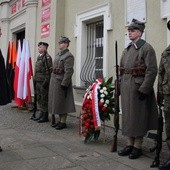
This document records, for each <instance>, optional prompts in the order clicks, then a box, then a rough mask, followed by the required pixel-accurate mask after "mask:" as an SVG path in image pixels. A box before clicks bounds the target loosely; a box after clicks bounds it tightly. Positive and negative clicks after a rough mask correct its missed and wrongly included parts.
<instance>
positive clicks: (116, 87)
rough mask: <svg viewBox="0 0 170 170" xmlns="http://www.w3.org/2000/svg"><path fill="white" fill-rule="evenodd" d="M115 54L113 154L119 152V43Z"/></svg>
mask: <svg viewBox="0 0 170 170" xmlns="http://www.w3.org/2000/svg"><path fill="white" fill-rule="evenodd" d="M115 53H116V80H115V114H114V127H115V134H114V136H113V141H112V146H111V152H115V151H117V135H118V130H119V112H120V108H119V66H118V55H117V41H116V42H115Z"/></svg>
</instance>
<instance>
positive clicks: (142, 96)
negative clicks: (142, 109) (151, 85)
mask: <svg viewBox="0 0 170 170" xmlns="http://www.w3.org/2000/svg"><path fill="white" fill-rule="evenodd" d="M138 93H139V100H145V99H146V97H147V96H148V95H147V94H144V93H142V92H140V91H138Z"/></svg>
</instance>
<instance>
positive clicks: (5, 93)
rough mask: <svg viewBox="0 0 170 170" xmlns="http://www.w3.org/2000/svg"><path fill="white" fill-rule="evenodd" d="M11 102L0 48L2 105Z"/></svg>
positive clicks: (0, 95) (0, 98) (0, 104)
mask: <svg viewBox="0 0 170 170" xmlns="http://www.w3.org/2000/svg"><path fill="white" fill-rule="evenodd" d="M1 35H2V32H1V27H0V37H1ZM10 102H11V100H10V92H9V86H8V83H7V77H6V72H5V63H4V58H3V56H2V53H1V49H0V106H2V105H6V104H8V103H10ZM0 152H2V148H1V146H0Z"/></svg>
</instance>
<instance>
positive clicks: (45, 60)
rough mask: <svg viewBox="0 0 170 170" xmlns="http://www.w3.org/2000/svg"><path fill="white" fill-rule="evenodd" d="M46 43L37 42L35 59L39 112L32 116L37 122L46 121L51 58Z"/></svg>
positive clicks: (35, 81) (35, 84) (35, 82)
mask: <svg viewBox="0 0 170 170" xmlns="http://www.w3.org/2000/svg"><path fill="white" fill-rule="evenodd" d="M47 48H48V43H46V42H39V43H38V52H39V55H38V57H37V61H36V64H35V73H34V86H35V93H36V95H37V103H38V109H39V111H40V114H39V116H38V117H35V118H34V117H32V119H33V120H36V121H37V122H38V123H44V122H48V91H49V83H50V77H51V72H50V68H51V67H52V58H51V56H50V55H49V54H48V52H47Z"/></svg>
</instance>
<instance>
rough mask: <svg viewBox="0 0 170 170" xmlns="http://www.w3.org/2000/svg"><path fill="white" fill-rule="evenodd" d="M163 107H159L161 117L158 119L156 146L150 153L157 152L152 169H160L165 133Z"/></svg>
mask: <svg viewBox="0 0 170 170" xmlns="http://www.w3.org/2000/svg"><path fill="white" fill-rule="evenodd" d="M161 107H162V105H161V104H160V105H159V117H158V128H157V135H156V146H155V147H154V148H152V149H150V152H154V151H156V156H155V158H154V161H153V162H152V165H151V166H150V167H151V168H154V167H158V166H159V164H160V152H161V149H162V132H163V116H162V108H161Z"/></svg>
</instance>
